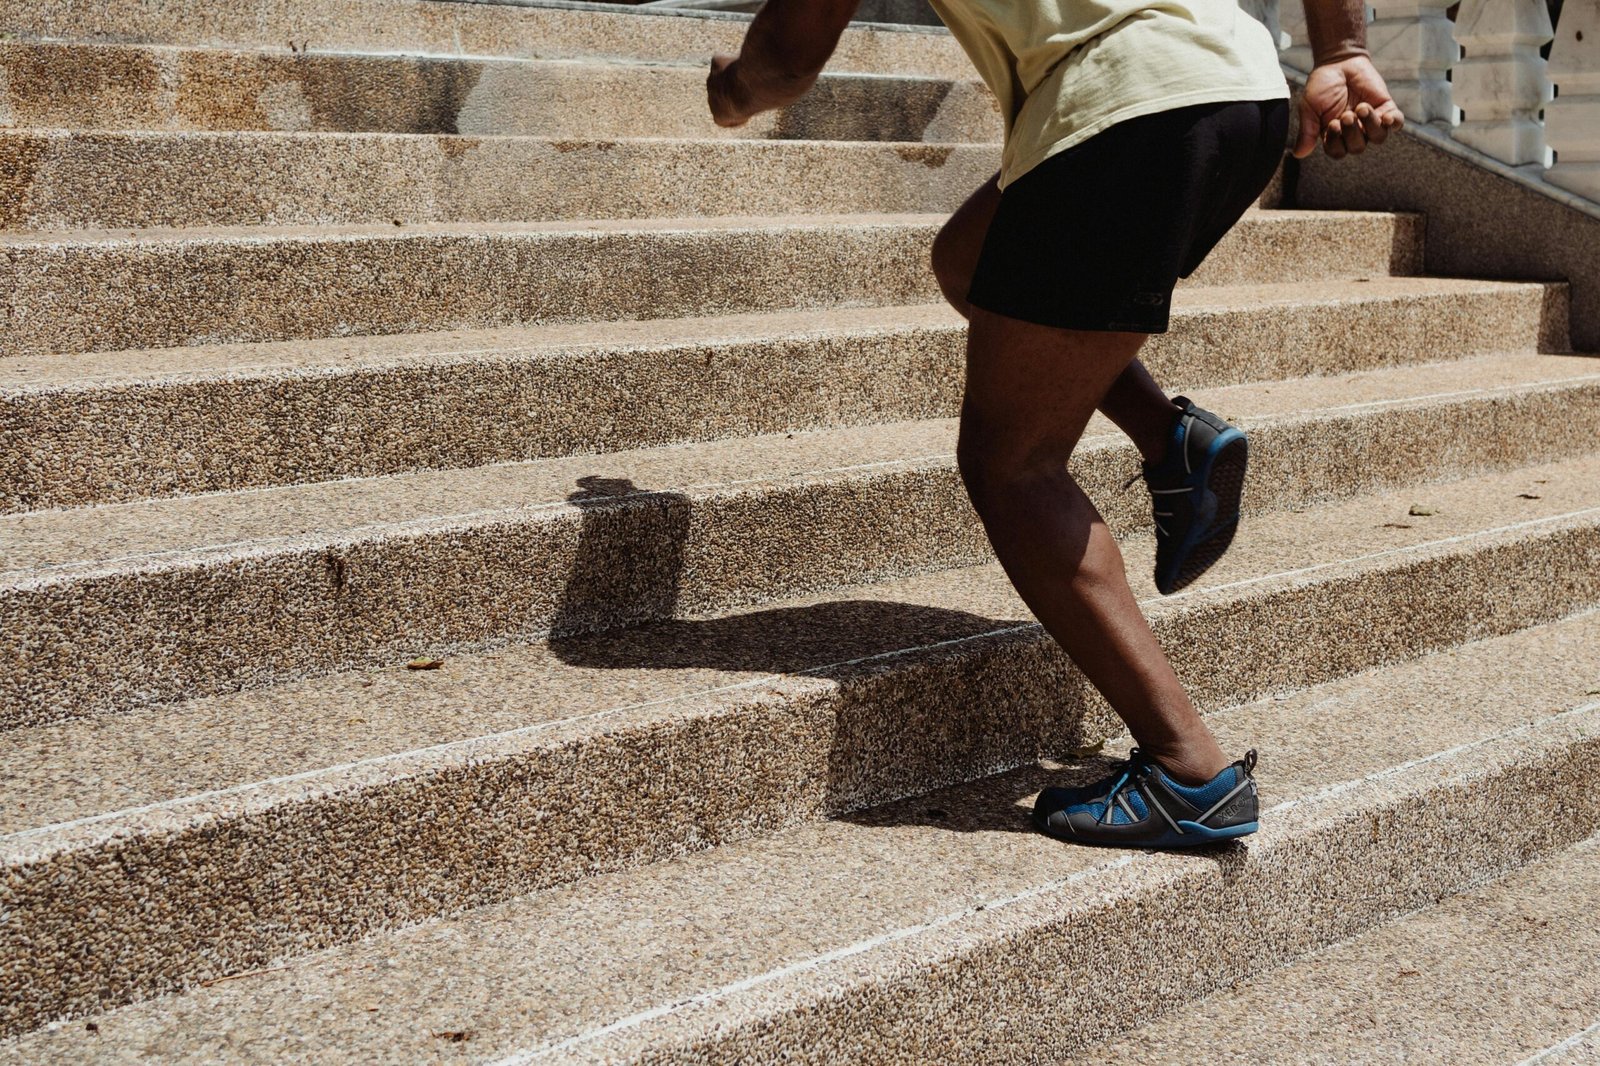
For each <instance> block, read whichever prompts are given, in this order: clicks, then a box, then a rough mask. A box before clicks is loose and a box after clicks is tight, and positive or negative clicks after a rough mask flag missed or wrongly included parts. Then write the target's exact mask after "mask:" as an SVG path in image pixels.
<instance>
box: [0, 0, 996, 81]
mask: <svg viewBox="0 0 1600 1066" xmlns="http://www.w3.org/2000/svg"><path fill="white" fill-rule="evenodd" d="M641 16H644V17H641ZM6 21H7V29H8V30H9V31H10V32H11V33H12V34H14V35H15V37H16V38H17V39H21V40H28V39H35V40H40V39H42V40H77V41H100V42H104V43H118V42H122V43H134V44H157V45H189V46H206V47H224V48H225V47H233V48H259V49H272V50H276V51H291V52H292V51H299V50H306V51H308V52H310V53H312V54H316V53H321V52H399V53H404V54H413V55H415V54H424V55H437V56H467V57H480V56H504V57H511V58H529V59H596V58H603V59H613V60H623V61H628V60H632V61H648V62H652V63H676V64H681V65H687V66H694V67H702V68H703V67H704V65H705V63H706V60H707V58H708V57H709V56H710V55H711V54H712V53H713V52H724V53H729V54H736V53H737V52H738V51H739V44H740V42H741V41H742V40H743V39H744V33H745V30H746V29H747V28H748V26H749V22H750V16H748V15H731V16H726V15H724V16H712V17H706V16H703V15H702V16H690V17H683V16H679V15H660V16H654V17H652V16H650V15H648V14H647V13H645V12H643V11H640V10H639V9H638V8H626V7H619V6H616V5H604V4H582V3H565V4H563V3H539V4H520V3H519V4H498V3H477V2H459V3H456V2H442V0H340V2H339V3H337V4H329V3H326V2H324V0H248V2H237V0H234V2H226V0H225V2H220V3H218V2H213V0H117V2H112V3H106V2H104V0H31V2H30V3H28V4H26V5H25V6H21V7H18V8H17V9H15V10H10V11H7V13H6ZM829 69H830V70H835V71H845V72H852V73H866V74H900V75H919V76H922V77H929V78H945V79H964V78H970V77H971V76H972V64H971V62H970V61H969V60H968V59H967V57H966V54H965V53H964V52H962V50H961V46H960V45H958V44H957V43H956V41H955V39H954V38H953V37H951V36H950V34H949V33H947V32H945V31H944V30H942V29H936V30H929V29H925V28H922V27H916V28H911V27H867V26H851V27H849V28H847V29H846V30H845V32H844V34H843V35H842V36H841V38H840V41H839V46H838V48H837V49H836V50H835V51H834V54H833V57H832V59H831V60H830V61H829Z"/></svg>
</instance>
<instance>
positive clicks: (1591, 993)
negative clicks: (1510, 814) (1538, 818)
mask: <svg viewBox="0 0 1600 1066" xmlns="http://www.w3.org/2000/svg"><path fill="white" fill-rule="evenodd" d="M1597 678H1600V675H1597ZM1597 684H1600V682H1597ZM1535 791H1536V793H1538V794H1539V795H1538V800H1537V803H1538V806H1539V808H1540V809H1543V808H1544V805H1545V803H1546V802H1548V801H1550V800H1552V799H1556V797H1549V796H1546V795H1544V794H1543V790H1542V789H1538V788H1537V786H1535ZM1532 798H1533V797H1531V796H1530V797H1529V799H1532ZM1527 804H1528V801H1527V800H1524V801H1523V802H1522V803H1520V804H1516V805H1517V806H1521V807H1523V808H1524V809H1526V808H1527ZM1596 913H1600V838H1593V837H1591V838H1590V839H1589V840H1588V841H1586V842H1584V843H1582V844H1579V845H1577V846H1576V847H1573V848H1571V849H1569V850H1567V851H1564V852H1560V853H1558V854H1556V855H1553V856H1550V857H1548V858H1546V859H1544V860H1542V861H1540V862H1537V863H1535V864H1534V865H1532V866H1530V867H1528V868H1527V869H1524V870H1520V871H1518V872H1516V873H1513V874H1511V875H1509V876H1507V877H1505V878H1504V879H1502V880H1499V881H1496V882H1494V883H1492V884H1489V885H1485V886H1483V887H1481V888H1476V889H1473V890H1471V891H1469V892H1465V893H1462V894H1461V895H1459V896H1456V897H1454V898H1452V899H1446V900H1444V901H1442V902H1441V903H1440V904H1439V905H1438V906H1436V907H1428V908H1426V909H1424V910H1421V911H1419V912H1417V913H1415V914H1412V915H1408V916H1407V917H1405V918H1402V919H1400V920H1398V921H1396V922H1392V923H1390V924H1388V925H1384V926H1381V927H1379V928H1378V929H1374V930H1372V931H1370V932H1367V933H1364V934H1362V935H1360V936H1358V937H1356V938H1355V939H1354V940H1350V941H1347V942H1345V943H1343V944H1340V945H1338V946H1337V947H1332V948H1328V949H1326V950H1324V951H1321V952H1318V953H1316V954H1314V955H1311V956H1308V957H1306V958H1304V959H1301V960H1300V961H1299V962H1297V963H1295V964H1294V965H1293V966H1288V967H1284V968H1283V969H1279V970H1274V971H1272V972H1271V973H1270V974H1263V975H1261V976H1259V977H1255V978H1252V979H1250V980H1247V981H1243V982H1240V983H1239V984H1237V985H1235V986H1233V987H1232V988H1230V989H1227V990H1226V991H1223V992H1219V993H1217V994H1216V995H1214V996H1211V997H1209V998H1207V999H1203V1000H1201V1001H1199V1002H1197V1003H1193V1004H1190V1005H1189V1006H1187V1007H1185V1008H1184V1009H1182V1010H1179V1011H1175V1012H1173V1013H1171V1014H1169V1015H1167V1016H1166V1017H1165V1018H1162V1019H1161V1020H1159V1021H1156V1022H1153V1023H1151V1024H1150V1025H1148V1026H1145V1027H1143V1028H1141V1029H1138V1030H1136V1031H1134V1032H1132V1033H1130V1034H1128V1035H1126V1036H1125V1037H1123V1038H1121V1039H1117V1040H1113V1041H1111V1042H1109V1043H1107V1044H1102V1045H1099V1046H1097V1047H1095V1048H1094V1049H1093V1054H1090V1055H1084V1056H1083V1057H1082V1058H1079V1059H1074V1060H1073V1062H1074V1063H1076V1064H1078V1066H1089V1064H1091V1063H1105V1062H1180V1061H1189V1062H1195V1061H1199V1062H1222V1061H1227V1060H1228V1059H1229V1058H1230V1057H1231V1056H1232V1054H1234V1053H1236V1051H1237V1049H1238V1048H1240V1047H1242V1046H1248V1047H1249V1048H1250V1058H1251V1061H1252V1062H1258V1063H1262V1064H1263V1066H1268V1064H1273V1066H1277V1064H1281V1066H1301V1064H1303V1063H1308V1062H1317V1063H1323V1062H1325V1063H1336V1062H1337V1063H1343V1062H1452V1063H1500V1064H1503V1066H1530V1064H1532V1063H1540V1064H1542V1066H1558V1064H1561V1063H1571V1064H1574V1066H1575V1064H1577V1063H1582V1062H1589V1063H1592V1062H1595V1061H1597V1060H1596V1058H1594V1057H1593V1056H1594V1055H1595V1054H1596V1053H1597V1052H1600V968H1597V967H1596V966H1595V965H1594V960H1595V959H1596V958H1600V923H1596V922H1595V914H1596ZM1585 1055H1588V1056H1589V1057H1587V1058H1586V1057H1584V1056H1585Z"/></svg>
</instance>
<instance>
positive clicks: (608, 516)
mask: <svg viewBox="0 0 1600 1066" xmlns="http://www.w3.org/2000/svg"><path fill="white" fill-rule="evenodd" d="M1455 427H1462V428H1461V430H1460V431H1459V432H1458V431H1457V430H1456V428H1455ZM1597 434H1600V389H1597V387H1596V386H1595V385H1593V384H1592V383H1590V384H1584V385H1575V386H1570V387H1565V388H1555V389H1550V390H1544V391H1539V392H1533V393H1518V394H1514V395H1513V396H1512V397H1493V396H1491V397H1488V398H1475V399H1470V400H1466V401H1462V402H1459V403H1455V404H1440V405H1424V406H1420V407H1402V408H1398V409H1393V410H1383V411H1378V412H1372V411H1369V412H1366V413H1365V414H1364V415H1363V416H1362V417H1359V418H1357V417H1355V416H1352V415H1345V416H1340V415H1335V416H1332V417H1327V418H1308V419H1297V420H1283V421H1275V422H1270V423H1267V424H1264V425H1262V426H1260V427H1258V428H1257V429H1256V430H1255V431H1254V432H1253V435H1252V439H1253V441H1254V444H1253V446H1252V448H1253V452H1254V454H1255V474H1254V476H1253V477H1252V480H1251V482H1250V486H1249V490H1248V495H1247V497H1246V501H1245V502H1246V507H1247V508H1249V509H1251V510H1256V511H1262V510H1268V509H1272V510H1276V509H1282V508H1287V507H1293V506H1296V505H1299V504H1303V503H1306V502H1308V501H1312V500H1321V499H1328V498H1332V497H1338V496H1347V495H1353V494H1355V493H1357V492H1361V491H1367V490H1371V489H1374V488H1381V487H1386V486H1390V485H1404V484H1412V483H1415V482H1417V481H1418V480H1428V479H1438V478H1445V479H1455V478H1460V477H1464V476H1467V475H1468V474H1471V473H1473V472H1481V471H1488V470H1498V469H1507V468H1509V467H1512V466H1515V465H1519V464H1524V463H1531V462H1537V461H1545V460H1552V459H1558V458H1563V457H1568V456H1577V455H1583V454H1586V453H1587V452H1588V451H1589V449H1590V448H1592V442H1593V439H1594V437H1595V436H1596V435H1597ZM1330 441H1340V442H1342V446H1341V447H1338V448H1330V447H1329V442H1330ZM1136 464H1137V457H1136V454H1135V453H1134V452H1133V450H1132V448H1131V447H1130V446H1127V445H1123V444H1117V445H1110V444H1108V445H1106V446H1099V447H1095V448H1092V449H1087V450H1085V452H1084V453H1082V454H1081V455H1080V456H1079V457H1078V459H1077V460H1076V463H1075V471H1076V473H1077V476H1078V477H1079V480H1080V481H1081V482H1082V483H1083V484H1084V487H1085V488H1086V490H1087V491H1089V493H1090V494H1091V496H1093V497H1094V498H1095V499H1097V500H1099V501H1100V502H1101V506H1102V509H1103V512H1104V514H1105V516H1106V519H1107V521H1108V522H1109V523H1110V524H1111V527H1112V529H1113V530H1114V531H1116V532H1117V533H1119V534H1124V533H1127V532H1130V531H1134V530H1145V529H1147V528H1148V523H1149V516H1148V513H1147V512H1146V510H1145V508H1146V507H1147V506H1148V503H1147V500H1146V498H1145V497H1143V495H1142V494H1140V493H1137V492H1122V491H1120V485H1121V483H1122V481H1123V480H1124V479H1125V478H1126V477H1127V474H1128V471H1130V470H1132V469H1135V468H1136ZM599 469H604V467H603V466H601V467H599ZM638 488H640V489H650V488H653V486H649V485H640V486H638ZM728 544H739V545H744V546H746V547H745V550H742V551H740V552H738V553H734V554H731V555H730V553H728V552H727V551H726V545H728ZM987 557H988V547H987V543H986V541H985V539H984V537H983V533H982V529H981V527H980V526H979V524H978V522H977V520H976V517H975V516H974V515H973V513H972V510H971V507H970V505H969V504H968V502H967V498H966V494H965V491H964V489H963V488H962V486H961V483H960V479H959V477H958V475H957V473H956V470H955V466H954V462H953V460H952V459H950V458H945V459H942V460H941V459H929V460H921V461H918V462H915V463H906V464H900V465H899V467H898V469H894V468H891V469H889V470H886V471H876V472H850V471H846V472H843V473H837V474H832V475H824V476H812V477H808V478H805V479H800V480H796V481H790V482H780V483H774V484H769V485H766V486H764V487H762V488H756V489H742V488H733V489H731V490H730V489H720V490H719V489H716V488H709V489H706V490H700V491H696V492H694V493H692V494H683V493H666V492H663V493H659V494H655V495H650V496H644V497H634V498H631V499H627V500H623V501H620V502H619V501H615V500H612V501H603V502H600V503H598V504H591V505H588V506H586V507H585V508H584V509H583V510H582V511H581V512H578V511H576V510H574V509H572V508H566V507H562V508H560V509H553V508H552V509H548V510H542V511H535V512H532V513H527V514H522V515H513V516H498V517H493V518H487V519H481V520H478V521H476V522H456V523H451V524H448V525H445V526H443V527H442V528H438V529H434V530H427V531H405V530H398V529H397V530H394V531H391V532H389V533H384V534H377V533H375V534H369V535H368V536H367V537H366V538H365V539H363V540H359V541H354V542H352V541H350V540H348V539H345V540H325V541H321V542H317V541H312V540H310V539H309V538H308V539H306V540H302V541H299V542H297V543H293V544H290V545H285V546H282V547H263V548H261V549H259V550H257V551H255V552H252V553H250V554H244V555H241V554H238V553H230V552H228V551H226V550H223V551H220V552H216V553H212V555H211V557H210V558H198V559H195V560H194V561H192V562H187V563H186V562H185V561H183V560H175V561H171V562H161V563H159V564H147V565H146V566H144V567H143V568H140V567H137V566H135V565H131V564H130V565H127V566H125V567H124V568H123V569H120V570H114V571H113V572H111V573H108V574H103V575H100V576H93V575H85V576H84V577H82V578H80V579H73V578H66V577H57V578H52V579H48V580H42V581H31V582H29V583H26V584H22V585H19V586H14V587H13V588H11V589H10V590H8V591H6V592H5V593H4V594H0V619H3V620H4V628H5V629H6V630H7V631H9V632H12V633H16V634H19V635H20V639H19V641H18V645H19V647H18V654H17V655H16V656H15V657H14V658H13V659H11V660H10V661H8V662H7V663H5V664H4V665H0V706H3V707H4V708H5V710H4V712H3V714H0V727H14V726H18V725H30V724H38V723H41V722H46V721H55V720H61V719H64V718H67V717H75V716H79V715H83V714H89V713H95V712H100V711H108V710H115V709H119V708H123V707H130V706H136V705H139V704H144V703H150V702H157V701H162V700H170V699H175V698H178V697H180V696H190V695H197V694H202V693H209V692H223V691H231V690H234V689H239V688H249V687H255V686H259V685H264V684H269V683H272V682H274V681H279V680H284V679H286V678H292V677H299V676H310V675H316V674H322V673H327V672H331V671H334V670H337V669H343V668H348V667H355V666H361V665H375V664H383V663H390V662H394V661H397V660H401V659H407V658H410V657H412V656H414V655H417V654H420V653H423V652H430V653H441V652H444V651H447V650H451V649H456V648H461V647H468V646H473V645H477V644H482V643H485V642H492V641H495V640H498V639H505V638H523V639H525V638H529V637H535V636H538V635H540V634H543V633H546V632H551V631H554V632H556V633H558V634H570V633H578V632H586V631H593V630H599V629H606V628H611V627H615V626H622V625H629V624H634V623H638V622H642V621H649V620H654V619H661V618H668V617H674V616H681V615H685V614H690V613H700V612H706V611H716V610H726V609H731V608H734V607H737V606H740V605H744V604H752V603H759V602H763V601H767V600H771V599H775V598H780V597H784V596H788V595H794V594H798V593H801V592H805V591H808V590H812V589H824V588H830V587H837V586H841V585H845V584H849V583H853V582H861V581H868V580H873V579H877V578H882V577H889V576H893V575H897V574H907V573H916V572H922V571H927V570H932V569H937V568H940V567H948V566H958V565H964V564H968V563H975V562H980V561H982V560H984V559H986V558H987ZM574 574H581V575H583V579H582V580H581V581H575V580H573V578H572V575H574Z"/></svg>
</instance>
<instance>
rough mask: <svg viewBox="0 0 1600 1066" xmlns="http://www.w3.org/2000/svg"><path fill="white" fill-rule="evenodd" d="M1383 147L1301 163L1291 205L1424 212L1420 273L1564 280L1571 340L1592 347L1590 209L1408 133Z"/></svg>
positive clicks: (1596, 218) (1596, 344)
mask: <svg viewBox="0 0 1600 1066" xmlns="http://www.w3.org/2000/svg"><path fill="white" fill-rule="evenodd" d="M1384 149H1385V150H1384V151H1382V152H1367V153H1363V154H1362V155H1361V156H1360V157H1358V158H1357V159H1355V160H1353V162H1354V163H1355V165H1353V166H1348V167H1346V166H1331V165H1329V164H1330V163H1331V162H1332V161H1331V160H1327V161H1324V160H1321V159H1317V158H1315V157H1313V158H1312V159H1310V160H1307V161H1306V162H1305V163H1304V164H1302V166H1301V170H1300V174H1299V180H1298V183H1297V185H1296V198H1297V199H1296V203H1298V204H1299V205H1300V206H1303V207H1313V208H1324V207H1332V208H1358V207H1364V208H1370V209H1374V210H1407V211H1422V212H1425V213H1426V214H1427V217H1428V226H1429V232H1430V234H1431V235H1432V238H1431V239H1430V240H1429V241H1428V248H1427V269H1428V270H1429V271H1431V272H1434V273H1439V274H1461V275H1471V276H1473V277H1501V278H1516V279H1518V280H1531V279H1546V280H1562V281H1566V282H1567V283H1568V284H1570V285H1571V286H1572V289H1573V293H1574V297H1573V307H1572V335H1573V339H1574V340H1575V342H1576V343H1577V344H1578V346H1579V347H1581V348H1584V349H1588V350H1592V349H1595V348H1600V211H1594V210H1591V211H1587V212H1585V211H1581V210H1578V209H1576V208H1573V207H1570V206H1568V205H1566V204H1564V203H1562V202H1561V201H1559V200H1555V199H1552V198H1551V197H1548V196H1545V195H1543V194H1542V193H1540V192H1539V191H1537V190H1535V189H1529V188H1527V187H1525V186H1523V185H1520V184H1518V183H1516V182H1513V181H1511V180H1509V179H1507V178H1504V177H1501V176H1500V175H1498V174H1496V173H1494V172H1492V171H1489V170H1486V169H1484V168H1482V167H1479V166H1475V165H1473V164H1472V163H1470V162H1468V161H1467V160H1465V159H1462V158H1460V157H1459V156H1456V155H1454V154H1452V153H1450V152H1448V151H1446V150H1444V149H1443V148H1439V147H1437V146H1435V145H1433V144H1430V143H1428V141H1426V140H1424V139H1422V138H1421V137H1418V136H1415V135H1413V134H1410V133H1404V132H1403V133H1402V134H1401V135H1400V136H1399V137H1397V138H1395V139H1394V141H1393V142H1391V143H1389V144H1385V145H1384Z"/></svg>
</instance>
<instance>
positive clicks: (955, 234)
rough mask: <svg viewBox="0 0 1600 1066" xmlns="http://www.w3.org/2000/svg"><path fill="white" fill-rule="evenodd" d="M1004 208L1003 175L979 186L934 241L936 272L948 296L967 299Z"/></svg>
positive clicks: (934, 267) (995, 176)
mask: <svg viewBox="0 0 1600 1066" xmlns="http://www.w3.org/2000/svg"><path fill="white" fill-rule="evenodd" d="M999 206H1000V175H999V174H996V175H994V177H992V178H990V179H989V180H988V181H986V182H984V183H983V184H982V185H980V186H978V188H977V191H975V192H974V193H973V194H972V195H971V196H969V197H967V199H966V201H965V202H964V203H963V204H962V205H961V206H960V207H958V208H956V211H955V214H953V215H951V216H950V219H949V221H947V222H946V223H945V224H944V226H943V228H941V229H940V230H939V235H938V236H937V237H935V238H934V241H933V269H934V272H935V273H936V274H938V276H939V284H940V285H941V286H943V287H944V289H945V290H946V292H947V293H954V294H956V295H959V296H960V297H961V298H962V299H963V300H964V299H965V298H966V293H967V286H968V285H969V284H971V282H972V271H973V269H974V268H975V267H977V265H978V253H979V252H981V251H982V250H983V238H984V235H985V234H987V233H988V232H989V223H990V221H991V220H993V218H994V213H995V209H996V208H998V207H999Z"/></svg>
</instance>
